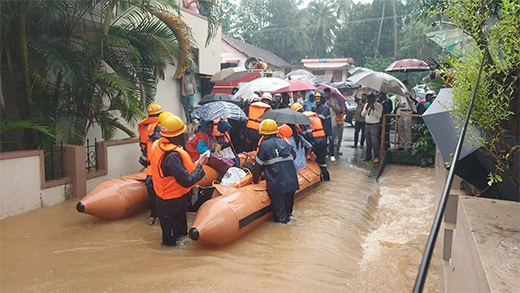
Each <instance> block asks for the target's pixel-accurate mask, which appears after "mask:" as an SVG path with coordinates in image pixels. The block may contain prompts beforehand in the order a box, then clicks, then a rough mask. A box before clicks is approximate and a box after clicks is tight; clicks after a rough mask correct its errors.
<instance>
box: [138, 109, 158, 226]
mask: <svg viewBox="0 0 520 293" xmlns="http://www.w3.org/2000/svg"><path fill="white" fill-rule="evenodd" d="M146 113H147V114H148V117H147V118H144V119H143V120H141V121H140V122H139V123H138V124H137V131H138V132H139V146H140V147H141V157H139V163H140V164H141V165H143V167H146V181H145V185H146V189H147V191H148V198H149V199H150V225H153V224H155V221H157V204H156V200H155V199H156V198H157V195H156V194H155V191H154V189H153V182H152V169H151V168H150V161H149V160H148V156H149V150H150V148H151V145H152V143H153V142H154V141H155V140H156V139H158V138H160V137H161V135H160V134H159V131H160V129H159V126H158V117H159V115H160V114H161V113H163V110H162V108H161V106H159V105H158V104H155V103H152V104H150V105H148V107H147V108H146Z"/></svg>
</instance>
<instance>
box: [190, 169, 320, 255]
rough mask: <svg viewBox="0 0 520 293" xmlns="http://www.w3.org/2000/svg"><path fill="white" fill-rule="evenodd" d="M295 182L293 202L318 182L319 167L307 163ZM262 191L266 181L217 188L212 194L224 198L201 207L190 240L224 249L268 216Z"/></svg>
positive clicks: (265, 199)
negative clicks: (223, 247)
mask: <svg viewBox="0 0 520 293" xmlns="http://www.w3.org/2000/svg"><path fill="white" fill-rule="evenodd" d="M248 176H251V175H248ZM298 181H299V184H300V190H298V191H296V194H295V196H294V197H295V200H297V199H299V198H301V196H302V195H304V194H306V193H307V192H308V191H310V190H312V189H313V188H315V187H317V186H318V184H319V183H320V168H319V167H318V165H317V164H316V163H314V162H311V161H307V167H306V168H305V169H303V170H300V171H298ZM265 188H266V186H265V181H260V182H259V183H258V184H250V185H246V186H243V187H239V188H232V187H224V186H219V185H217V186H216V190H215V192H216V193H217V192H218V193H220V194H222V195H223V196H217V197H214V198H212V199H210V200H208V201H206V202H205V203H204V204H202V206H201V207H200V208H199V210H198V212H197V215H196V216H195V220H194V221H193V226H192V228H191V229H190V231H189V236H190V238H191V239H193V240H197V241H201V242H204V243H209V244H213V245H217V246H223V245H227V244H230V243H232V242H233V241H235V240H236V239H238V238H239V237H240V236H242V235H244V234H245V233H247V232H248V231H251V230H252V229H253V228H255V227H256V226H258V225H260V224H261V223H262V222H264V221H266V220H267V219H268V218H269V216H270V215H271V200H270V198H269V195H267V192H266V189H265Z"/></svg>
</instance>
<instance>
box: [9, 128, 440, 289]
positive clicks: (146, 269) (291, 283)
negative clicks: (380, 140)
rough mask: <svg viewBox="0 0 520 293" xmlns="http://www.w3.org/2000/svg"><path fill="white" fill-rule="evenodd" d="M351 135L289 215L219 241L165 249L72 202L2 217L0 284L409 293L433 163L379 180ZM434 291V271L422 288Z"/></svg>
mask: <svg viewBox="0 0 520 293" xmlns="http://www.w3.org/2000/svg"><path fill="white" fill-rule="evenodd" d="M352 137H353V128H352V127H346V128H345V133H344V142H343V148H342V151H343V156H341V157H340V158H338V161H336V162H329V170H330V172H331V177H332V180H331V182H327V183H322V184H321V185H320V186H319V187H318V188H317V189H316V190H314V191H312V192H310V193H309V194H308V195H306V196H305V197H304V198H302V199H301V200H300V201H298V202H297V203H296V204H295V211H294V219H293V221H291V222H290V223H289V224H288V225H283V224H277V223H273V222H271V221H268V222H265V223H263V224H262V225H260V226H259V227H258V228H256V229H255V230H253V231H251V232H250V233H248V234H246V235H245V236H244V237H242V238H240V239H238V241H236V242H235V243H233V244H231V245H229V246H226V247H221V248H216V247H211V246H206V245H204V244H202V243H197V242H193V241H191V240H189V239H188V238H186V239H184V240H183V241H182V242H181V244H180V245H179V246H177V247H173V248H169V247H162V246H161V245H160V241H161V231H160V227H159V225H157V224H156V225H154V226H149V225H147V224H146V223H147V220H148V213H147V212H145V213H142V214H140V215H138V216H135V217H132V218H128V219H122V220H118V221H111V222H108V221H99V220H97V219H95V218H93V217H91V216H88V215H85V214H80V213H77V212H76V211H75V204H76V202H75V201H66V202H64V203H60V204H57V205H55V206H52V207H46V208H41V209H37V210H34V211H30V212H27V213H23V214H21V215H17V216H13V217H10V218H8V219H5V220H2V221H0V231H1V234H0V291H2V292H409V291H411V288H412V286H413V283H414V280H415V276H416V274H417V270H418V266H419V262H420V259H421V255H422V252H423V249H424V245H425V242H426V239H427V235H428V232H429V228H430V226H431V222H432V220H433V214H434V210H433V180H432V177H433V170H432V169H423V168H418V167H410V166H395V165H392V166H387V168H386V170H385V172H384V174H383V176H382V177H381V178H380V180H379V183H377V182H376V181H375V180H374V179H373V178H372V177H371V176H369V174H370V169H371V167H370V166H369V164H367V163H365V162H361V161H360V160H359V159H360V158H361V157H363V152H364V149H352V148H350V146H352V144H353V139H352ZM403 178H405V179H406V184H405V185H403V184H402V182H403ZM188 221H189V224H190V223H191V222H192V221H193V216H189V217H188ZM436 291H438V290H437V274H436V270H435V269H432V271H431V272H430V274H429V279H428V283H427V285H426V289H425V292H436Z"/></svg>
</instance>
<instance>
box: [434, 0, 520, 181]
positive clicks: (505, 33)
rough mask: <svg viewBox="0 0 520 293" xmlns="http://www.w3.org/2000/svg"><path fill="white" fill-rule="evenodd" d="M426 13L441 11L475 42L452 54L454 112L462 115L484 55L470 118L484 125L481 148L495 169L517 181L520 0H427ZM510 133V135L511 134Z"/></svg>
mask: <svg viewBox="0 0 520 293" xmlns="http://www.w3.org/2000/svg"><path fill="white" fill-rule="evenodd" d="M425 10H426V11H428V12H429V13H430V14H431V15H437V14H438V13H439V12H442V14H441V16H442V17H446V18H448V19H449V21H451V22H452V23H453V24H454V25H455V26H456V27H457V28H459V29H461V30H463V31H464V32H466V34H468V35H469V36H470V37H471V38H472V39H473V40H474V42H475V44H476V49H475V51H474V52H469V53H467V55H466V56H465V58H464V60H459V59H456V58H451V60H450V62H449V63H450V64H451V67H452V68H453V72H454V73H455V74H454V78H453V80H452V81H451V80H450V81H449V82H450V83H451V84H452V86H453V94H454V96H453V101H454V108H455V109H454V113H455V115H457V116H458V117H460V118H464V116H465V113H466V111H467V107H468V104H469V99H470V97H471V92H472V90H473V88H474V84H475V80H476V76H477V71H478V68H479V65H480V63H481V61H482V60H483V62H484V63H483V64H484V67H483V68H484V70H483V73H482V77H481V80H480V83H479V85H478V92H477V97H476V99H475V104H474V108H473V111H472V114H471V118H470V121H471V123H472V124H473V125H474V126H476V127H479V128H481V129H484V130H485V132H486V133H487V138H486V139H483V140H482V146H483V148H484V150H485V151H486V153H487V154H488V155H489V156H490V157H491V158H492V159H493V161H495V162H496V163H495V164H496V173H497V174H500V175H503V176H506V177H509V178H510V179H512V180H513V182H515V183H516V185H517V186H518V183H519V182H518V178H516V175H515V173H514V170H515V168H516V166H515V160H516V159H517V158H518V155H519V154H520V146H519V145H515V144H514V143H513V142H512V141H514V140H515V139H516V140H517V141H518V140H519V139H520V132H519V125H520V119H519V118H520V117H519V115H520V114H519V112H520V111H519V110H520V109H519V96H520V17H519V16H520V3H519V2H518V1H515V0H484V1H482V0H450V1H447V2H443V3H438V2H433V1H432V2H426V4H425ZM510 138H512V140H511V139H510Z"/></svg>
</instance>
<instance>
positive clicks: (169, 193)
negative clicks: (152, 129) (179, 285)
mask: <svg viewBox="0 0 520 293" xmlns="http://www.w3.org/2000/svg"><path fill="white" fill-rule="evenodd" d="M160 128H161V131H160V133H161V135H162V136H163V137H162V138H160V139H158V140H156V141H155V142H154V143H153V146H152V151H151V156H150V165H151V169H152V180H153V185H154V189H155V192H156V193H157V207H158V214H159V220H160V222H161V229H162V244H163V245H166V246H175V245H176V244H177V240H179V239H180V238H181V237H183V236H186V235H187V232H188V224H187V221H186V211H187V209H188V193H189V192H190V190H191V188H192V187H193V186H194V185H195V184H196V183H197V182H198V181H200V180H201V179H202V177H204V176H205V175H206V174H205V173H204V170H203V169H202V164H204V163H205V161H206V157H205V156H203V155H201V156H200V158H199V159H198V160H197V161H195V163H194V162H192V161H191V158H190V155H189V154H188V153H187V152H186V151H184V150H183V149H182V147H181V146H179V144H181V143H182V137H181V136H180V135H181V134H182V133H183V132H184V131H185V130H186V125H184V123H183V122H182V120H181V119H180V118H179V117H178V116H176V115H170V116H166V117H164V120H163V121H161V126H160Z"/></svg>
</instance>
